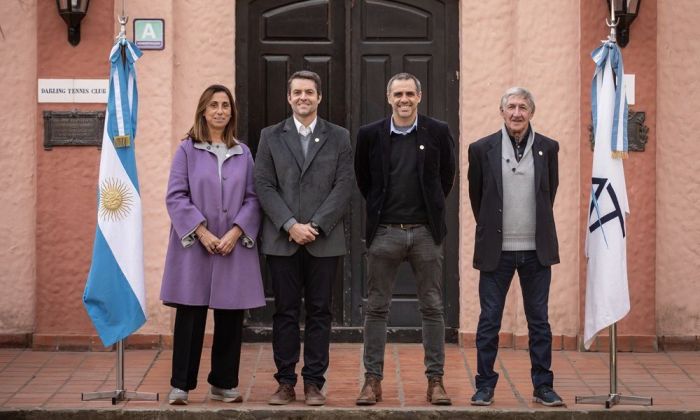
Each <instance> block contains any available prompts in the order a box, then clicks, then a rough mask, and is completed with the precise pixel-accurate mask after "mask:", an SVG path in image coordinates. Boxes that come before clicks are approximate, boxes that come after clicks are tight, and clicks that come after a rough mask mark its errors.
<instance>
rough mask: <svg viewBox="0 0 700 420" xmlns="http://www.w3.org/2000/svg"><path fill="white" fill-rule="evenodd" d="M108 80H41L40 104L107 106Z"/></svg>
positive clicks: (38, 94)
mask: <svg viewBox="0 0 700 420" xmlns="http://www.w3.org/2000/svg"><path fill="white" fill-rule="evenodd" d="M108 88H109V80H108V79H39V82H38V92H37V98H38V101H39V103H71V104H72V103H83V104H106V103H107V89H108Z"/></svg>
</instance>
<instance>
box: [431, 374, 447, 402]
mask: <svg viewBox="0 0 700 420" xmlns="http://www.w3.org/2000/svg"><path fill="white" fill-rule="evenodd" d="M428 402H429V403H430V404H433V405H452V400H451V399H450V397H448V396H447V391H445V387H444V386H443V384H442V376H433V377H432V378H428Z"/></svg>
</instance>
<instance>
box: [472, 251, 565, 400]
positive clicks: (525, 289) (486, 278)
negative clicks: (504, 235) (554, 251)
mask: <svg viewBox="0 0 700 420" xmlns="http://www.w3.org/2000/svg"><path fill="white" fill-rule="evenodd" d="M515 270H517V271H518V276H519V277H520V288H521V289H522V293H523V305H524V306H525V318H526V319H527V329H528V336H529V340H528V347H529V351H530V363H531V368H530V376H531V377H532V384H533V386H534V387H535V389H536V388H538V387H539V386H541V385H549V386H553V383H554V374H553V373H552V371H551V370H550V367H551V365H552V331H551V329H550V327H549V317H548V302H549V285H550V282H551V279H552V269H551V267H545V266H543V265H541V264H540V262H539V260H538V259H537V254H536V252H535V251H503V252H502V253H501V259H500V261H499V262H498V267H497V268H496V270H495V271H489V272H485V271H482V272H481V274H480V276H479V302H480V304H481V315H480V316H479V326H478V328H477V331H476V359H477V371H478V375H476V387H477V388H482V387H491V388H495V387H496V382H498V373H496V372H494V370H493V365H494V363H495V361H496V354H497V353H498V333H499V331H500V330H501V319H502V318H503V308H504V306H505V303H506V294H507V293H508V289H509V288H510V283H511V281H512V280H513V274H514V273H515Z"/></svg>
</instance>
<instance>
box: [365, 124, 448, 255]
mask: <svg viewBox="0 0 700 420" xmlns="http://www.w3.org/2000/svg"><path fill="white" fill-rule="evenodd" d="M390 118H391V117H389V118H386V119H383V120H379V121H375V122H373V123H371V124H368V125H365V126H363V127H361V128H360V131H359V132H358V133H357V145H356V146H355V178H356V179H357V186H358V187H359V188H360V192H361V193H362V196H363V197H364V198H365V200H366V202H367V219H366V221H365V239H366V241H367V247H369V246H370V244H371V243H372V238H374V233H375V232H376V231H377V226H378V225H379V219H380V217H381V213H382V208H383V206H384V199H385V198H386V189H387V187H388V185H389V172H390V168H389V165H390V160H391V136H390V135H389V127H390V124H389V122H390ZM416 134H417V138H416V139H417V144H418V145H419V148H420V147H423V148H422V149H419V152H418V163H417V166H418V178H419V179H420V188H421V193H422V195H423V200H424V201H425V208H426V211H427V214H428V225H429V228H430V232H431V233H432V236H433V239H434V240H435V243H436V244H439V243H441V242H442V239H443V238H444V237H445V234H446V233H447V226H446V225H445V197H446V196H447V194H449V192H450V190H451V189H452V184H453V183H454V178H455V151H454V140H453V139H452V135H451V134H450V129H449V127H448V126H447V124H446V123H444V122H442V121H438V120H435V119H433V118H430V117H426V116H424V115H418V132H417V133H416Z"/></svg>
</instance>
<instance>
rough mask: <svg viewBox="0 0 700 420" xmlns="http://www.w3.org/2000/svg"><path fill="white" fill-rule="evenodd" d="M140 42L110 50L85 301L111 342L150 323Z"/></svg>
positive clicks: (106, 341)
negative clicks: (139, 158) (140, 154)
mask: <svg viewBox="0 0 700 420" xmlns="http://www.w3.org/2000/svg"><path fill="white" fill-rule="evenodd" d="M141 54H142V53H141V51H140V50H139V49H138V47H137V46H136V45H134V44H133V43H131V42H129V41H128V40H126V39H120V40H119V41H117V43H116V44H115V45H114V47H113V48H112V51H111V53H110V57H109V58H110V65H111V68H110V80H109V99H108V102H107V115H106V117H105V128H104V134H103V137H102V156H101V158H100V176H99V181H98V196H97V229H96V233H95V244H94V248H93V253H92V265H91V266H90V273H89V274H88V279H87V283H86V284H85V292H84V294H83V304H84V305H85V309H86V310H87V313H88V315H89V316H90V318H91V319H92V323H93V324H94V326H95V329H96V330H97V333H98V334H99V336H100V339H101V340H102V343H103V344H104V345H105V346H110V345H112V344H114V343H116V342H117V341H119V340H122V339H124V338H126V337H127V336H129V335H130V334H131V333H133V332H134V331H136V330H137V329H139V328H140V327H141V326H142V325H143V324H144V323H145V322H146V297H145V290H144V274H143V235H142V221H141V196H140V194H139V182H138V177H137V175H136V155H135V153H134V137H135V135H136V118H137V110H138V91H137V89H136V69H135V67H134V63H135V62H136V60H138V59H139V57H141Z"/></svg>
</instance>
